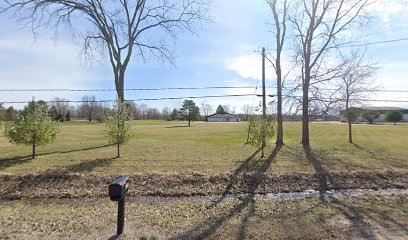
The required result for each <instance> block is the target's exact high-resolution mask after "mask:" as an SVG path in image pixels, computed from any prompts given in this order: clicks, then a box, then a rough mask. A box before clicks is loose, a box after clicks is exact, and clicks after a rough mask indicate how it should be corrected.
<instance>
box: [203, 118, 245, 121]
mask: <svg viewBox="0 0 408 240" xmlns="http://www.w3.org/2000/svg"><path fill="white" fill-rule="evenodd" d="M207 121H208V122H241V118H212V117H209V118H208V119H207Z"/></svg>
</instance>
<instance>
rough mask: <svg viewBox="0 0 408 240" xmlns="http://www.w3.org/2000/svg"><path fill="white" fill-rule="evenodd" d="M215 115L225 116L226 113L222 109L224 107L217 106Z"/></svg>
mask: <svg viewBox="0 0 408 240" xmlns="http://www.w3.org/2000/svg"><path fill="white" fill-rule="evenodd" d="M215 113H218V114H226V113H227V112H226V111H225V109H224V107H223V106H222V105H218V107H217V110H216V111H215Z"/></svg>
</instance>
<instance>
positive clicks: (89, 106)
mask: <svg viewBox="0 0 408 240" xmlns="http://www.w3.org/2000/svg"><path fill="white" fill-rule="evenodd" d="M98 107H99V104H98V102H97V99H96V97H95V96H83V97H82V103H81V105H80V111H81V112H82V114H83V115H84V116H85V117H86V118H87V119H88V121H89V122H91V121H92V120H93V119H95V118H96V113H97V110H98Z"/></svg>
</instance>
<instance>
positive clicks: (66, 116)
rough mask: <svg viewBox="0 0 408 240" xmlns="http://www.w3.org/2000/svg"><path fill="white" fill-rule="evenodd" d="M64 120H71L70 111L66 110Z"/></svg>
mask: <svg viewBox="0 0 408 240" xmlns="http://www.w3.org/2000/svg"><path fill="white" fill-rule="evenodd" d="M65 120H67V122H69V121H71V112H70V111H68V112H67V114H65Z"/></svg>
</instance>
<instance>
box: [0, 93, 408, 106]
mask: <svg viewBox="0 0 408 240" xmlns="http://www.w3.org/2000/svg"><path fill="white" fill-rule="evenodd" d="M250 96H255V97H262V95H259V94H252V93H249V94H228V95H208V96H189V97H163V98H138V99H127V100H125V101H126V102H138V101H161V100H179V99H200V98H225V97H250ZM268 96H269V97H275V96H274V95H268ZM283 96H284V97H292V98H301V97H302V96H291V95H283ZM309 100H311V101H312V100H322V101H333V102H335V101H345V100H344V99H329V98H319V99H314V98H310V99H309ZM350 100H351V101H361V102H395V103H408V100H394V99H350ZM114 101H116V100H95V101H84V100H59V101H43V102H45V103H90V102H101V103H102V102H114ZM0 103H6V104H17V103H29V102H28V101H6V102H0Z"/></svg>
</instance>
